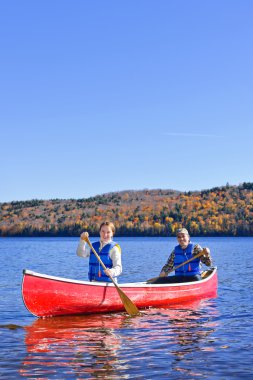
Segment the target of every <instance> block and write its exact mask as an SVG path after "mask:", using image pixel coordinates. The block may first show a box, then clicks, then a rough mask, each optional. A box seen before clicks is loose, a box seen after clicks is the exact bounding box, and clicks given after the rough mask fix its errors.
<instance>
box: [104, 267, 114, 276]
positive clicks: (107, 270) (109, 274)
mask: <svg viewBox="0 0 253 380" xmlns="http://www.w3.org/2000/svg"><path fill="white" fill-rule="evenodd" d="M104 272H105V274H106V276H109V277H110V276H111V277H112V272H111V270H110V269H109V268H106V269H105V271H104Z"/></svg>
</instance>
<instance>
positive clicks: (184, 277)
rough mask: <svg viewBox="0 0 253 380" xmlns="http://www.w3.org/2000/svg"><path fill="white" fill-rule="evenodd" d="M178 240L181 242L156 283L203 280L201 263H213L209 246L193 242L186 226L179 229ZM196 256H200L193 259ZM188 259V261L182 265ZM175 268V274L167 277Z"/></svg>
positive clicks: (208, 264)
mask: <svg viewBox="0 0 253 380" xmlns="http://www.w3.org/2000/svg"><path fill="white" fill-rule="evenodd" d="M177 241H178V243H179V244H178V245H177V246H176V247H175V248H174V249H173V251H172V252H171V254H170V256H169V258H168V260H167V262H166V264H165V265H164V266H163V267H162V270H161V273H160V275H159V278H158V279H157V280H156V283H161V282H189V281H198V280H201V275H200V274H201V271H200V266H201V263H203V264H205V265H206V266H211V265H212V259H211V255H210V250H209V248H203V249H202V248H201V246H200V245H199V244H194V243H192V242H191V241H190V235H189V233H188V231H187V229H186V228H180V229H178V230H177ZM201 253H202V254H201ZM195 256H198V257H196V258H195V259H193V257H195ZM190 259H193V260H190ZM188 260H189V262H188V263H186V264H184V265H181V264H183V263H184V262H186V261H188ZM177 267H178V268H177ZM174 270H175V276H170V277H167V276H168V274H169V273H171V272H173V271H174ZM163 277H165V278H163Z"/></svg>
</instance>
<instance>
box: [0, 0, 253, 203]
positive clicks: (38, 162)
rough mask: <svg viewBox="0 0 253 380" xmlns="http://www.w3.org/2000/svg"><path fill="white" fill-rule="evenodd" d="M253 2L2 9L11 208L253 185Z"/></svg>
mask: <svg viewBox="0 0 253 380" xmlns="http://www.w3.org/2000/svg"><path fill="white" fill-rule="evenodd" d="M252 15H253V2H252V1H251V0H248V1H247V0H242V1H233V0H210V1H209V0H206V1H203V0H159V1H155V0H152V1H150V0H134V1H133V0H128V1H112V0H107V1H104V0H103V1H102V0H94V1H87V0H71V1H70V0H68V1H66V0H50V1H49V0H37V1H28V0H22V1H18V0H9V1H7V0H3V1H1V2H0V33H1V39H0V57H1V70H0V83H1V91H0V128H1V150H0V158H1V167H0V178H1V187H0V202H8V201H13V200H28V199H34V198H36V199H52V198H83V197H85V198H86V197H89V196H93V195H97V194H103V193H107V192H111V191H120V190H141V189H147V188H148V189H158V188H162V189H175V190H181V191H189V190H202V189H208V188H211V187H214V186H223V185H226V183H229V184H231V185H238V184H240V183H242V182H252V181H253V170H252V164H253V160H252V141H253V128H252V127H253V106H252V105H253V96H252V95H253V70H252V67H253V49H252V44H253V23H252Z"/></svg>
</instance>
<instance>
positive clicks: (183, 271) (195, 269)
mask: <svg viewBox="0 0 253 380" xmlns="http://www.w3.org/2000/svg"><path fill="white" fill-rule="evenodd" d="M193 247H194V244H192V243H189V244H188V246H187V247H186V248H185V249H182V248H181V247H180V245H177V246H176V247H175V250H174V252H175V259H174V266H175V267H176V266H177V265H180V264H182V263H183V262H185V261H186V260H189V259H191V258H192V257H193ZM199 263H200V258H199V257H197V258H196V259H194V260H192V261H191V262H189V263H187V264H185V265H183V266H181V267H180V268H178V269H176V270H175V275H176V276H194V275H196V274H200V265H199Z"/></svg>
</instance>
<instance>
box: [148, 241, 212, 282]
mask: <svg viewBox="0 0 253 380" xmlns="http://www.w3.org/2000/svg"><path fill="white" fill-rule="evenodd" d="M204 253H205V248H204V249H202V251H201V252H199V253H198V254H197V255H195V256H192V257H191V258H190V259H188V260H186V261H184V262H183V263H181V264H179V265H177V266H176V267H173V268H172V269H171V270H170V271H169V272H168V273H167V274H170V273H171V272H174V270H176V269H178V268H181V267H182V266H184V265H185V264H188V263H189V262H190V261H192V260H195V259H196V258H197V257H200V256H203V254H204ZM157 278H159V276H158V277H154V278H151V279H150V280H148V281H147V282H149V281H155V280H156V279H157Z"/></svg>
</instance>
